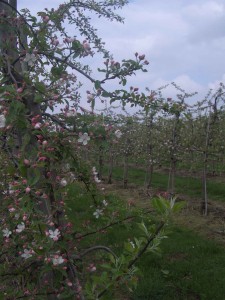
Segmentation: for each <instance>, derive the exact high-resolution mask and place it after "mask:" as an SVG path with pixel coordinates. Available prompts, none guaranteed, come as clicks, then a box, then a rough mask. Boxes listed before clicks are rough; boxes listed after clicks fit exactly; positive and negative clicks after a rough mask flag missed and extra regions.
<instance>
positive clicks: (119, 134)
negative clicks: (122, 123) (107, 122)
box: [115, 129, 122, 139]
mask: <svg viewBox="0 0 225 300" xmlns="http://www.w3.org/2000/svg"><path fill="white" fill-rule="evenodd" d="M115 136H116V137H117V138H118V139H120V138H121V136H122V132H121V131H120V130H119V129H117V130H116V131H115Z"/></svg>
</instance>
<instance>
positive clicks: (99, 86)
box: [95, 80, 101, 90]
mask: <svg viewBox="0 0 225 300" xmlns="http://www.w3.org/2000/svg"><path fill="white" fill-rule="evenodd" d="M100 88H101V82H100V81H99V80H96V81H95V89H96V90H98V89H100Z"/></svg>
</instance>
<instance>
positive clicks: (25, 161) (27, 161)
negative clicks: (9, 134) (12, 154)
mask: <svg viewBox="0 0 225 300" xmlns="http://www.w3.org/2000/svg"><path fill="white" fill-rule="evenodd" d="M23 163H24V164H25V165H26V166H29V165H30V161H29V160H28V159H26V158H25V159H24V161H23Z"/></svg>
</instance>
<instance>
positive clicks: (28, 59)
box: [24, 53, 37, 67]
mask: <svg viewBox="0 0 225 300" xmlns="http://www.w3.org/2000/svg"><path fill="white" fill-rule="evenodd" d="M36 60H37V58H36V56H35V55H34V54H33V53H32V54H30V53H27V54H26V56H25V58H24V61H25V62H27V64H28V66H30V67H32V66H33V65H34V63H35V62H36Z"/></svg>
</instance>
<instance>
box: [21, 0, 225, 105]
mask: <svg viewBox="0 0 225 300" xmlns="http://www.w3.org/2000/svg"><path fill="white" fill-rule="evenodd" d="M18 3H19V8H24V7H26V8H28V9H30V10H31V11H32V12H36V11H39V10H43V8H45V7H47V8H51V7H57V6H58V5H59V4H60V3H62V1H60V0H49V1H47V2H46V1H42V0H39V1H30V0H19V1H18ZM118 13H119V14H120V15H121V16H123V17H124V18H125V21H124V24H120V23H116V22H113V23H112V22H107V21H106V20H104V21H103V19H97V18H93V25H94V26H95V27H96V28H97V29H98V32H99V36H100V37H101V38H102V39H103V40H104V41H105V42H106V48H107V49H109V50H110V51H111V52H112V53H113V54H114V57H115V60H121V59H123V58H133V57H134V53H135V52H138V53H140V54H145V55H146V58H147V59H148V60H149V62H150V64H149V66H148V67H147V69H148V73H141V72H138V73H137V74H136V76H134V77H133V78H131V79H130V80H129V81H128V85H132V86H135V87H136V86H137V87H139V88H140V90H143V91H144V90H145V87H148V88H149V89H150V90H154V89H157V88H159V87H161V86H163V85H165V84H167V83H171V82H175V83H176V84H178V85H179V86H180V87H181V88H183V89H185V91H186V92H188V93H189V92H190V93H192V92H198V93H199V94H198V96H197V98H196V97H195V98H194V99H195V100H201V99H202V98H203V97H204V95H206V94H207V92H208V90H209V89H210V88H213V89H215V88H216V87H217V86H218V85H219V83H220V82H225V1H224V0H211V1H210V0H198V1H196V0H188V1H187V0H169V1H168V0H131V1H130V3H129V5H127V6H125V7H124V8H123V9H122V10H119V11H118ZM101 63H102V61H101V60H98V58H97V59H95V60H94V61H93V63H91V65H92V67H93V69H95V68H96V67H98V66H99V64H101ZM94 74H95V73H94ZM96 76H97V75H96ZM115 87H116V86H115ZM165 94H166V96H168V97H175V95H176V91H175V90H174V88H173V87H172V86H170V87H168V88H167V89H166V90H165ZM193 101H194V100H193Z"/></svg>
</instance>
